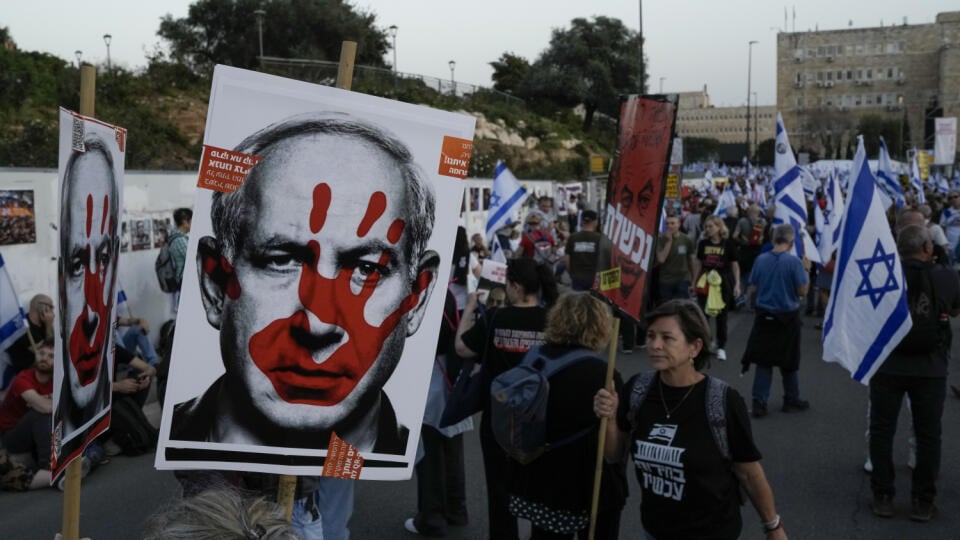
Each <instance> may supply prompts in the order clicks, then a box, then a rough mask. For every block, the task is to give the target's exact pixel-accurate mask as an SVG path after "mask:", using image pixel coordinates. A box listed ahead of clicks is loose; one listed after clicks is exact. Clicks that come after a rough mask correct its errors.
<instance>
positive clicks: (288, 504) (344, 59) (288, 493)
mask: <svg viewBox="0 0 960 540" xmlns="http://www.w3.org/2000/svg"><path fill="white" fill-rule="evenodd" d="M356 57H357V42H356V41H344V42H343V44H342V45H341V46H340V65H339V67H338V68H337V84H336V87H337V88H341V89H343V90H350V88H351V87H352V86H353V65H354V61H355V60H356ZM296 489H297V477H296V475H292V474H281V475H280V485H279V486H278V487H277V503H279V504H280V506H282V507H283V509H284V512H286V515H287V521H290V519H291V517H292V516H293V500H294V496H295V495H296Z"/></svg>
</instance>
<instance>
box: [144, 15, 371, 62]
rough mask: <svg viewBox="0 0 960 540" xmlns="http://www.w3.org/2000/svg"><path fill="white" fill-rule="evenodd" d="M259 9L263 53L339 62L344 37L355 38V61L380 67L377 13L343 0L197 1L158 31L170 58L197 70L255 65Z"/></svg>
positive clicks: (169, 18)
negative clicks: (360, 8)
mask: <svg viewBox="0 0 960 540" xmlns="http://www.w3.org/2000/svg"><path fill="white" fill-rule="evenodd" d="M258 9H262V10H264V12H265V14H264V16H263V54H264V56H280V57H286V58H310V59H314V60H331V61H337V60H338V59H339V57H340V47H341V44H342V42H343V41H344V40H351V41H356V42H357V57H356V62H357V63H358V64H364V65H368V66H383V65H384V62H383V56H384V54H385V53H386V52H387V50H388V43H387V36H386V33H385V32H384V31H383V30H381V29H378V28H377V27H376V26H375V22H376V15H374V14H373V13H368V12H365V11H362V10H358V9H356V8H354V7H353V6H352V5H350V3H348V2H346V1H344V0H197V1H196V2H194V3H193V4H191V5H190V10H189V12H188V14H187V16H186V17H185V18H181V19H175V18H173V16H171V15H166V16H164V17H163V18H162V19H161V21H160V29H159V30H158V31H157V34H158V35H159V36H160V37H161V38H163V39H164V40H166V41H167V42H169V44H170V57H171V59H172V60H173V61H175V62H178V63H182V64H185V65H187V66H189V67H190V68H191V69H192V70H194V71H195V72H197V73H205V72H207V71H209V70H210V69H211V68H212V67H213V65H214V64H226V65H231V66H236V67H242V68H253V67H256V66H257V56H258V55H259V54H260V44H259V38H260V36H259V31H258V23H257V16H256V14H255V13H254V12H255V11H256V10H258Z"/></svg>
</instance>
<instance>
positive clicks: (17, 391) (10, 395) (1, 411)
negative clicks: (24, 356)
mask: <svg viewBox="0 0 960 540" xmlns="http://www.w3.org/2000/svg"><path fill="white" fill-rule="evenodd" d="M27 390H36V391H37V393H38V394H40V395H41V396H49V395H51V394H53V377H50V380H48V381H47V382H46V383H41V382H40V381H38V380H37V377H36V376H35V371H34V369H33V368H29V369H25V370H23V371H21V372H20V373H18V374H17V376H16V377H14V378H13V382H11V383H10V388H9V389H8V390H7V395H6V396H4V398H3V403H2V404H0V431H7V430H8V429H11V428H13V426H15V425H17V422H19V421H20V419H21V418H23V415H25V414H27V402H26V401H25V400H24V399H23V398H22V397H21V396H23V393H24V392H26V391H27Z"/></svg>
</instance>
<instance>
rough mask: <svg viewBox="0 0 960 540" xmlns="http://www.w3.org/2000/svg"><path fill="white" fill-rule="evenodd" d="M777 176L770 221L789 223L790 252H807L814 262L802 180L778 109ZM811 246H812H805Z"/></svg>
mask: <svg viewBox="0 0 960 540" xmlns="http://www.w3.org/2000/svg"><path fill="white" fill-rule="evenodd" d="M773 164H774V168H775V169H776V175H777V180H776V181H775V182H774V183H773V186H774V196H773V202H774V204H775V205H776V209H775V210H774V214H773V224H774V225H780V224H781V223H789V224H791V225H793V230H794V231H795V233H796V240H795V241H794V246H793V250H792V251H791V253H793V254H794V255H796V256H797V257H800V258H803V257H804V256H806V257H807V258H808V259H810V260H811V261H814V262H820V254H819V253H817V250H816V246H815V245H814V243H813V241H812V240H811V239H810V235H808V234H807V200H806V197H805V195H804V193H803V182H802V180H801V178H800V174H801V173H800V167H798V166H797V160H796V159H795V158H794V157H793V150H792V149H791V148H790V140H789V139H787V130H786V129H784V127H783V116H782V115H781V114H780V113H777V139H776V154H775V156H774V160H773ZM809 247H813V249H812V250H810V249H808V248H809Z"/></svg>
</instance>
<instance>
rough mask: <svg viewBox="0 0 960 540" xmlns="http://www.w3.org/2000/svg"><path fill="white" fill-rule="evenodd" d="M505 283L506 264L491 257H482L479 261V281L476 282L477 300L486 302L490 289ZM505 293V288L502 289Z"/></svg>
mask: <svg viewBox="0 0 960 540" xmlns="http://www.w3.org/2000/svg"><path fill="white" fill-rule="evenodd" d="M506 285H507V264H506V263H502V262H500V261H494V260H492V259H484V260H483V262H482V263H480V281H479V283H478V284H477V300H479V301H480V302H482V303H486V302H487V297H488V296H489V294H490V291H492V290H494V289H497V288H500V289H504V287H506ZM504 293H506V289H504Z"/></svg>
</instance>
